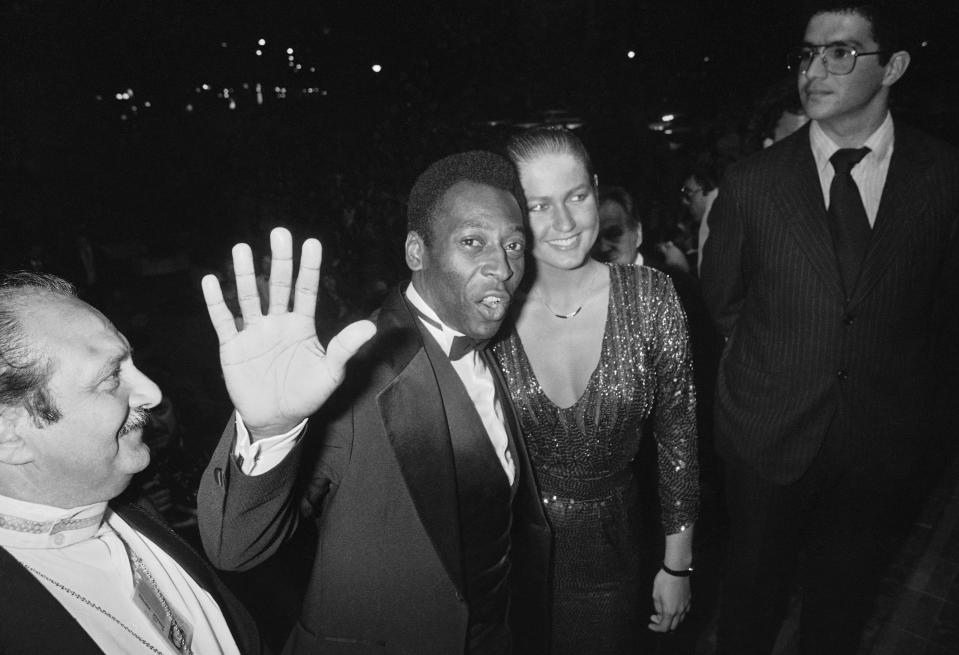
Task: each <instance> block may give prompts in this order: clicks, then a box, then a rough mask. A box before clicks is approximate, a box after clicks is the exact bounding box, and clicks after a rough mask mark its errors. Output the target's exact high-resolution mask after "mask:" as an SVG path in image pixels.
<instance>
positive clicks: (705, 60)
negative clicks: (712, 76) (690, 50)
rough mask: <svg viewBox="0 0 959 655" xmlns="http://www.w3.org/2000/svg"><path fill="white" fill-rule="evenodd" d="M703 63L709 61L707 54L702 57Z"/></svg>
mask: <svg viewBox="0 0 959 655" xmlns="http://www.w3.org/2000/svg"><path fill="white" fill-rule="evenodd" d="M703 63H704V64H708V63H709V57H708V56H707V57H703Z"/></svg>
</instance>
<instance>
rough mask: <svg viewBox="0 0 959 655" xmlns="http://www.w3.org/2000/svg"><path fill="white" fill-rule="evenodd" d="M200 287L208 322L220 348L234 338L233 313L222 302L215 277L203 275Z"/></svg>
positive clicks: (221, 292)
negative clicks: (208, 315)
mask: <svg viewBox="0 0 959 655" xmlns="http://www.w3.org/2000/svg"><path fill="white" fill-rule="evenodd" d="M200 286H201V288H202V289H203V299H204V300H205V301H206V311H207V313H209V314H210V322H211V323H212V324H213V329H214V330H215V331H216V338H217V341H219V342H220V345H221V346H222V345H223V344H225V343H226V342H227V341H229V340H230V339H232V338H233V337H235V336H236V322H235V321H234V320H233V312H231V311H230V308H229V307H227V306H226V303H225V302H223V291H221V290H220V281H219V280H217V279H216V276H215V275H204V276H203V280H202V281H201V282H200Z"/></svg>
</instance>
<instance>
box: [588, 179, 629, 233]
mask: <svg viewBox="0 0 959 655" xmlns="http://www.w3.org/2000/svg"><path fill="white" fill-rule="evenodd" d="M597 200H598V201H599V203H598V206H600V207H601V206H602V205H603V203H604V202H607V201H611V202H615V203H616V204H618V205H619V206H620V207H622V208H623V209H624V210H625V212H626V216H627V220H628V222H629V226H630V227H631V228H633V229H637V228H639V217H638V216H637V215H636V206H635V203H633V196H631V195H630V193H629V191H627V190H626V189H624V188H623V187H621V186H601V187H599V197H598V198H597Z"/></svg>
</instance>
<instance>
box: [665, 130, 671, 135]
mask: <svg viewBox="0 0 959 655" xmlns="http://www.w3.org/2000/svg"><path fill="white" fill-rule="evenodd" d="M672 133H673V131H672V130H663V134H672Z"/></svg>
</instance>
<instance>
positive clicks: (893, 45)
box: [806, 0, 909, 66]
mask: <svg viewBox="0 0 959 655" xmlns="http://www.w3.org/2000/svg"><path fill="white" fill-rule="evenodd" d="M819 14H858V15H860V16H862V17H863V18H864V19H866V20H867V21H868V22H869V26H870V30H871V32H872V39H873V41H875V42H876V44H877V45H878V46H879V49H880V50H882V51H883V54H881V55H878V56H877V59H878V61H879V64H880V65H881V66H885V65H886V64H888V63H889V59H890V56H891V55H892V54H893V53H895V52H899V51H900V50H907V49H908V47H907V45H906V44H907V40H908V39H907V36H906V33H905V31H906V25H907V24H908V23H909V21H906V20H904V19H903V17H902V16H900V15H899V14H900V10H899V9H898V8H897V7H896V6H895V3H894V2H891V1H885V2H884V1H882V0H877V1H876V2H850V1H849V0H846V1H845V2H843V1H842V0H819V1H817V2H813V3H812V4H811V11H810V12H809V13H808V15H807V17H806V18H807V20H806V24H807V25H808V24H809V21H810V20H812V18H813V17H814V16H818V15H819Z"/></svg>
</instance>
